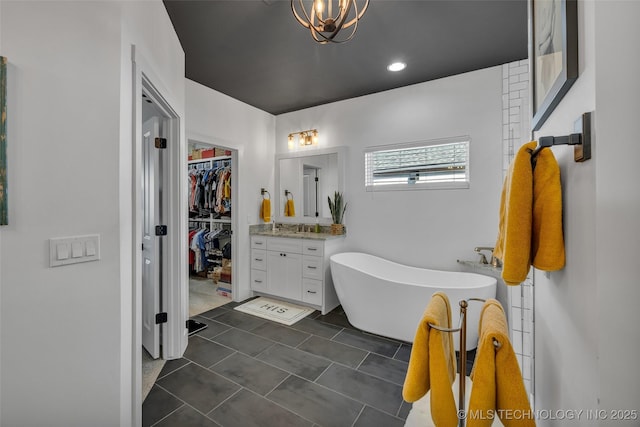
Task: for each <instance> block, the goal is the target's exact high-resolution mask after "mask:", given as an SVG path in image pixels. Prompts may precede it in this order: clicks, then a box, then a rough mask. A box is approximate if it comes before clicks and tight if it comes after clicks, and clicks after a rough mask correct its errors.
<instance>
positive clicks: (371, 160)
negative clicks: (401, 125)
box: [364, 137, 470, 191]
mask: <svg viewBox="0 0 640 427" xmlns="http://www.w3.org/2000/svg"><path fill="white" fill-rule="evenodd" d="M469 139H470V138H469V137H457V138H446V139H439V140H433V141H422V142H414V143H409V144H396V145H388V146H384V147H372V148H370V149H367V150H365V153H364V162H365V186H366V189H367V191H381V190H383V191H384V190H418V189H422V190H424V189H436V188H469Z"/></svg>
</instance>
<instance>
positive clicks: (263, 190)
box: [260, 188, 271, 199]
mask: <svg viewBox="0 0 640 427" xmlns="http://www.w3.org/2000/svg"><path fill="white" fill-rule="evenodd" d="M265 193H266V194H268V195H269V199H271V193H269V192H268V191H267V190H266V189H264V188H261V189H260V195H261V196H262V198H265V197H264V195H265Z"/></svg>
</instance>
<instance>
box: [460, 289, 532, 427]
mask: <svg viewBox="0 0 640 427" xmlns="http://www.w3.org/2000/svg"><path fill="white" fill-rule="evenodd" d="M479 332H480V339H479V341H478V350H477V354H476V360H475V362H474V365H473V371H472V372H471V379H472V381H473V387H472V389H471V397H470V399H469V411H468V412H467V427H488V426H490V425H491V424H492V422H493V416H491V414H493V415H495V416H497V417H499V418H500V421H502V424H504V425H505V426H506V427H513V426H518V427H523V426H535V425H536V423H535V420H534V414H533V412H532V411H531V405H530V404H529V399H528V398H527V392H526V389H525V388H524V382H523V381H522V374H521V372H520V367H519V366H518V360H517V359H516V355H515V353H514V352H513V347H511V342H510V341H509V331H508V329H507V319H506V317H505V315H504V310H503V309H502V306H501V305H500V303H499V302H498V301H496V300H494V299H489V300H487V302H485V304H484V306H483V307H482V312H481V313H480V327H479ZM494 339H496V340H497V341H498V342H499V343H500V344H501V346H500V348H498V349H496V348H495V347H494V345H493V340H494Z"/></svg>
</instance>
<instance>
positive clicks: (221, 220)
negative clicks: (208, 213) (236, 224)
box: [189, 218, 231, 224]
mask: <svg viewBox="0 0 640 427" xmlns="http://www.w3.org/2000/svg"><path fill="white" fill-rule="evenodd" d="M189 221H202V222H214V223H220V224H231V218H218V219H211V218H189Z"/></svg>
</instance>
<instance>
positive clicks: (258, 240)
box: [251, 236, 267, 249]
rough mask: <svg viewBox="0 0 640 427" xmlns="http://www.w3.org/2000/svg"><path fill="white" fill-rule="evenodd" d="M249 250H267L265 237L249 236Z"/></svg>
mask: <svg viewBox="0 0 640 427" xmlns="http://www.w3.org/2000/svg"><path fill="white" fill-rule="evenodd" d="M251 249H267V238H266V237H265V236H251Z"/></svg>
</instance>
